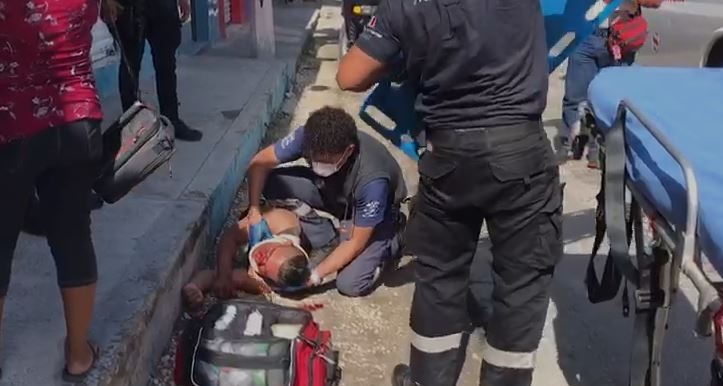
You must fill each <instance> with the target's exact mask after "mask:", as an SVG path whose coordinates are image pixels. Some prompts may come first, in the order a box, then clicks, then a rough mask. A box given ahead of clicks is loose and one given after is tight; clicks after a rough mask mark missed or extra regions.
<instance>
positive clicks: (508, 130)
mask: <svg viewBox="0 0 723 386" xmlns="http://www.w3.org/2000/svg"><path fill="white" fill-rule="evenodd" d="M541 129H542V124H541V121H539V120H534V121H525V122H521V123H516V124H512V125H501V126H489V127H474V128H469V129H447V130H430V129H427V130H426V136H427V141H429V142H431V143H432V144H433V146H434V145H436V146H445V147H446V146H455V144H458V143H464V141H465V138H477V137H479V136H483V135H486V136H494V137H498V136H501V137H505V136H515V137H517V136H519V135H520V134H521V133H537V132H539V131H540V130H541Z"/></svg>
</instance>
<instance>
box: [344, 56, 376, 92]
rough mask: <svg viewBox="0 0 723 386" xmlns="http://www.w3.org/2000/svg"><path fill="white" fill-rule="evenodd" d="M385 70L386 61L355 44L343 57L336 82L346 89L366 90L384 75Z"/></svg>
mask: <svg viewBox="0 0 723 386" xmlns="http://www.w3.org/2000/svg"><path fill="white" fill-rule="evenodd" d="M385 70H386V66H385V64H384V63H382V62H380V61H378V60H376V59H374V58H372V57H371V56H369V55H367V53H365V52H364V51H362V50H361V49H360V48H359V47H357V46H353V47H352V48H351V49H350V50H349V52H348V53H347V54H346V55H344V57H343V58H341V62H340V63H339V70H338V72H337V73H336V83H337V84H338V85H339V88H340V89H342V90H345V91H356V92H362V91H366V90H368V89H369V88H370V87H372V86H373V85H374V84H375V83H376V82H377V81H378V80H379V79H380V78H381V77H382V76H383V75H384V72H385Z"/></svg>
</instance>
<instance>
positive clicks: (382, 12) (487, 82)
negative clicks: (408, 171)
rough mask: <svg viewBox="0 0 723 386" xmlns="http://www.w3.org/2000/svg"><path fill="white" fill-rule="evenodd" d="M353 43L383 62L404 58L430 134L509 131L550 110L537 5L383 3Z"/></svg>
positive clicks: (534, 1) (534, 0) (527, 1)
mask: <svg viewBox="0 0 723 386" xmlns="http://www.w3.org/2000/svg"><path fill="white" fill-rule="evenodd" d="M356 45H357V46H358V47H359V48H360V49H361V50H362V51H364V52H365V53H366V54H368V55H369V56H371V57H373V58H374V59H376V60H378V61H380V62H383V63H389V64H391V63H392V62H393V61H394V59H395V58H396V57H397V55H399V54H400V53H402V54H403V55H404V58H405V60H406V68H407V72H408V76H409V79H410V81H412V82H414V83H415V84H416V87H417V90H418V92H419V96H418V98H417V101H416V106H415V108H416V110H417V112H418V113H419V114H420V117H421V118H422V120H423V122H424V123H425V126H426V128H427V130H442V129H465V128H477V127H491V126H504V125H512V124H517V123H521V122H524V121H529V120H537V119H540V117H541V115H542V111H543V110H544V109H545V105H546V101H547V77H548V68H547V46H546V42H545V28H544V19H543V16H542V10H541V8H540V1H539V0H382V1H381V4H380V5H379V8H378V9H377V12H376V15H375V16H374V17H373V18H372V19H371V21H370V22H369V24H368V26H367V27H366V29H365V30H364V32H363V33H362V35H361V36H360V37H359V38H358V40H357V41H356Z"/></svg>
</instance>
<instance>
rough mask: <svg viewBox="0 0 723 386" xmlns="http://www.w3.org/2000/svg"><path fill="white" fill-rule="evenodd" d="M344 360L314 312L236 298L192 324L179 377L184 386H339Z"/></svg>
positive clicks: (181, 349) (179, 355)
mask: <svg viewBox="0 0 723 386" xmlns="http://www.w3.org/2000/svg"><path fill="white" fill-rule="evenodd" d="M252 319H255V320H253V321H252ZM250 329H252V330H255V331H253V333H251V334H249V330H250ZM338 361H339V352H338V351H336V350H334V348H333V346H332V341H331V333H330V332H329V331H326V330H321V329H320V327H319V324H318V323H316V321H314V318H313V317H312V315H311V313H309V312H308V311H305V310H301V309H296V308H288V307H283V306H279V305H275V304H271V303H264V302H259V301H253V300H231V301H224V302H220V303H218V304H216V305H215V306H214V307H212V308H211V309H210V310H209V312H208V313H206V315H205V316H203V317H202V318H199V319H194V320H192V321H190V322H189V324H188V325H187V327H186V329H185V330H184V332H183V334H182V336H181V338H180V340H179V342H178V347H177V348H176V364H175V376H174V378H175V382H176V384H177V385H178V386H336V385H338V383H339V381H340V380H341V369H340V368H339V366H338Z"/></svg>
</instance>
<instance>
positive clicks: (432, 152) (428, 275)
mask: <svg viewBox="0 0 723 386" xmlns="http://www.w3.org/2000/svg"><path fill="white" fill-rule="evenodd" d="M400 52H401V53H402V54H403V55H404V58H405V59H406V66H407V73H408V74H409V79H411V80H413V81H415V82H416V83H417V84H416V86H417V89H418V92H419V94H420V95H419V96H418V98H417V103H416V107H415V108H416V111H417V113H418V114H419V117H420V118H421V119H422V120H423V123H424V127H426V139H427V150H426V152H425V153H423V155H422V156H421V159H420V161H419V174H420V180H419V192H418V193H417V197H416V199H415V211H414V214H413V215H412V217H411V218H410V219H409V225H408V227H407V237H406V239H407V241H408V245H407V249H408V252H409V253H411V254H413V255H415V256H416V257H417V264H416V266H415V269H416V287H415V292H414V298H413V302H412V310H411V316H410V319H411V320H410V325H411V328H412V342H411V357H410V368H411V369H407V368H406V366H402V365H400V366H397V368H396V369H395V372H394V376H393V382H394V384H395V385H399V386H401V385H421V386H453V385H456V384H457V379H458V377H459V373H460V371H461V369H462V362H463V361H464V357H465V345H466V342H467V341H468V337H469V336H468V333H469V331H470V330H471V329H472V327H473V324H477V323H479V322H480V321H473V320H471V317H470V314H471V313H470V310H469V307H468V300H469V298H470V293H469V282H470V264H471V262H472V259H473V258H474V257H475V256H474V255H475V249H476V247H477V241H478V238H479V234H480V228H481V226H482V223H483V221H486V222H487V228H488V230H489V235H490V239H491V242H492V253H493V259H494V260H493V264H492V266H493V277H494V291H493V295H492V303H493V312H492V315H491V317H490V319H489V321H488V322H487V325H486V326H485V327H486V340H487V344H486V345H485V348H484V351H483V353H482V354H483V355H482V357H483V361H484V363H483V366H482V372H481V379H480V384H481V385H485V386H529V385H530V383H531V382H532V371H533V368H534V358H535V351H536V350H537V348H538V345H539V342H540V337H541V335H542V329H543V326H544V323H545V316H546V313H547V306H548V302H549V286H550V282H551V281H552V276H553V271H554V269H555V265H556V263H557V262H558V260H559V258H560V257H561V255H562V243H561V234H560V232H561V197H560V196H561V191H560V189H559V175H558V168H557V165H556V162H555V160H554V157H553V152H552V147H551V145H550V141H549V140H548V139H547V135H546V134H545V131H544V130H543V127H542V123H541V116H542V111H543V110H544V108H545V103H546V98H547V77H548V74H547V72H548V67H547V49H546V46H545V29H544V25H543V16H542V11H541V9H540V2H539V1H537V0H507V1H500V0H476V1H456V0H428V1H419V0H382V2H381V3H380V5H379V8H378V9H377V13H376V15H375V16H374V17H373V18H372V19H371V20H370V22H369V23H368V26H367V28H366V29H365V30H364V32H363V33H362V35H361V37H360V38H359V39H358V40H357V42H356V45H355V46H354V47H352V48H351V49H350V50H349V52H348V53H347V55H346V56H345V57H344V58H343V59H342V60H341V63H340V65H339V72H338V73H337V82H338V83H339V86H340V87H341V88H342V89H346V90H354V91H361V90H365V89H367V88H369V87H371V86H372V85H373V83H374V82H375V81H376V80H378V79H379V78H380V77H381V76H384V73H385V71H386V69H387V68H388V67H387V65H388V63H390V62H391V61H392V60H394V58H396V57H397V55H398V54H399V53H400ZM410 370H411V371H410Z"/></svg>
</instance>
